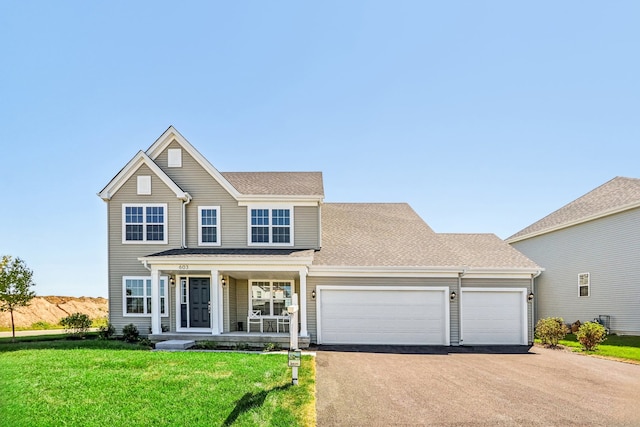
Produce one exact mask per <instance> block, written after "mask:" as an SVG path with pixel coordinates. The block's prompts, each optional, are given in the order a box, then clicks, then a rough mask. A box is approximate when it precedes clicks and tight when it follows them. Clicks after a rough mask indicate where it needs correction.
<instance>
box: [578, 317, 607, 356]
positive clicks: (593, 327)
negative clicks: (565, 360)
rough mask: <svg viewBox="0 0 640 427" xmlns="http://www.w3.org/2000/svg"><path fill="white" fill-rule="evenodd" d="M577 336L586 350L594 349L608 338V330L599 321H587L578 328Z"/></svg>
mask: <svg viewBox="0 0 640 427" xmlns="http://www.w3.org/2000/svg"><path fill="white" fill-rule="evenodd" d="M576 338H577V339H578V341H579V342H580V344H582V348H583V349H585V350H586V351H593V350H595V349H596V348H597V347H598V344H600V343H602V342H603V341H604V340H606V339H607V330H606V328H605V327H604V326H602V325H601V324H600V323H597V322H585V323H583V324H582V326H580V329H578V333H577V334H576Z"/></svg>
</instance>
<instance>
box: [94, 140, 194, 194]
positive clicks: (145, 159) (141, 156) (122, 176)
mask: <svg viewBox="0 0 640 427" xmlns="http://www.w3.org/2000/svg"><path fill="white" fill-rule="evenodd" d="M143 164H144V165H146V166H147V167H148V168H149V169H151V171H152V172H153V173H154V174H155V175H156V176H157V177H158V178H160V180H161V181H162V182H163V183H164V184H165V185H166V186H167V187H169V189H170V190H171V191H172V192H173V193H174V194H175V196H176V197H177V198H178V199H180V200H186V199H187V194H186V193H185V192H184V191H182V189H181V188H180V187H179V186H178V184H176V183H175V182H173V180H172V179H171V178H169V176H168V175H167V174H166V173H164V171H163V170H162V169H160V167H159V166H158V165H157V164H156V163H155V162H154V161H153V160H151V159H150V158H149V156H147V155H146V154H145V153H143V152H142V151H139V152H138V153H137V154H136V155H135V156H133V158H132V159H131V160H129V163H127V164H126V166H125V167H124V168H122V170H121V171H120V172H118V174H117V175H116V176H115V177H113V179H111V181H109V183H108V184H107V185H106V186H105V187H104V188H103V189H102V190H101V191H100V192H99V193H98V196H99V197H100V198H101V199H102V200H104V201H105V202H108V201H109V200H111V198H112V197H113V195H114V194H115V193H117V192H118V190H119V189H120V188H121V187H122V186H123V185H124V184H125V183H126V182H127V181H128V180H129V178H131V177H132V176H133V175H134V174H135V173H136V172H137V171H138V169H139V168H140V166H142V165H143Z"/></svg>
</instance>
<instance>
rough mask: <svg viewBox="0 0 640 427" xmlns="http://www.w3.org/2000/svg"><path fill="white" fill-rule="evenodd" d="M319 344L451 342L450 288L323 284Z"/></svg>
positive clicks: (319, 291)
mask: <svg viewBox="0 0 640 427" xmlns="http://www.w3.org/2000/svg"><path fill="white" fill-rule="evenodd" d="M316 309H317V322H318V343H319V344H396V345H449V299H448V288H441V287H438V288H427V287H420V288H416V287H390V286H384V287H373V286H370V287H369V286H367V287H362V286H361V287H355V286H351V287H349V286H318V288H317V298H316Z"/></svg>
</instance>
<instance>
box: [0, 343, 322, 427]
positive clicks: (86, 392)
mask: <svg viewBox="0 0 640 427" xmlns="http://www.w3.org/2000/svg"><path fill="white" fill-rule="evenodd" d="M136 348H139V347H132V346H131V345H130V344H126V343H123V342H120V341H101V340H83V341H67V340H61V341H39V342H20V343H15V344H10V343H2V344H0V372H2V375H0V390H2V392H1V394H0V419H1V420H2V424H3V425H10V426H52V425H56V426H57V425H70V426H105V425H108V426H120V425H127V426H138V425H149V426H170V425H192V426H200V425H201V426H225V425H234V426H236V425H237V426H296V425H298V426H307V425H315V396H314V394H315V362H314V360H313V359H312V358H311V357H308V356H305V357H303V364H302V367H301V368H300V385H299V386H290V383H291V370H290V368H288V367H287V356H286V355H285V354H268V355H261V354H241V353H218V352H216V353H213V352H175V353H168V352H150V351H140V350H136Z"/></svg>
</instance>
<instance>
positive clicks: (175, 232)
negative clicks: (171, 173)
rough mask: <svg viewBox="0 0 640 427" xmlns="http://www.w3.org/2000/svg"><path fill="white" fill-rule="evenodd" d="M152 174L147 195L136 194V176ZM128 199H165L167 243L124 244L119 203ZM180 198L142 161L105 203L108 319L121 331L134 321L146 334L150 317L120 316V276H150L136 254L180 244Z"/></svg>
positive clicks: (163, 200)
mask: <svg viewBox="0 0 640 427" xmlns="http://www.w3.org/2000/svg"><path fill="white" fill-rule="evenodd" d="M139 175H151V191H152V194H151V195H149V196H140V195H138V194H137V177H138V176H139ZM127 203H141V204H142V203H165V204H167V213H166V214H167V229H166V230H165V233H167V242H168V243H167V244H123V243H122V205H123V204H127ZM180 206H181V202H180V201H179V200H178V199H177V198H176V196H175V194H174V193H173V192H172V191H171V190H170V189H169V188H168V187H167V186H166V185H165V184H164V183H163V182H162V180H160V179H159V178H158V177H157V176H155V175H154V174H153V172H152V171H151V170H150V169H149V168H148V167H147V166H145V165H143V166H141V167H140V168H139V169H138V171H137V172H136V173H135V174H134V175H133V176H132V177H131V179H129V181H128V182H126V183H125V184H124V185H123V186H122V187H121V188H120V189H119V190H118V191H117V192H116V194H115V195H114V196H113V197H112V199H111V200H110V201H109V203H108V208H107V218H108V219H107V221H108V239H109V319H110V322H111V323H112V324H113V326H114V327H115V328H116V330H117V333H121V331H122V327H123V326H125V325H128V324H129V323H133V324H134V325H136V326H137V327H138V330H139V331H140V333H141V334H144V335H146V334H147V333H148V332H149V327H150V326H151V317H133V316H127V317H124V316H123V307H122V304H123V290H122V286H123V285H122V278H123V277H124V276H150V275H151V273H150V272H149V270H147V269H146V268H144V266H143V265H142V263H140V261H138V257H141V256H145V255H149V254H153V253H156V252H160V251H164V250H167V249H169V248H174V247H180V240H181V211H180V209H181V208H180ZM167 291H168V294H169V295H168V296H167V297H168V298H169V307H170V309H171V307H172V305H173V304H174V301H173V295H172V294H171V292H170V288H169V287H168V289H167ZM162 325H164V326H167V327H168V326H169V318H168V317H163V318H162Z"/></svg>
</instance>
